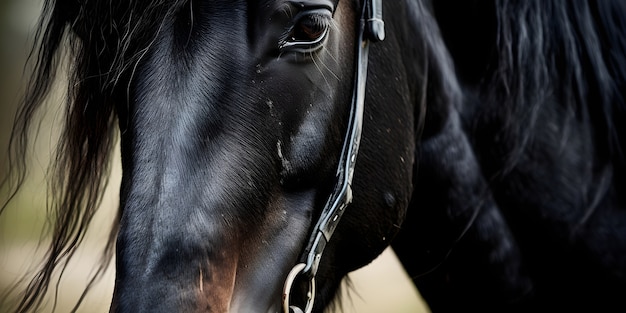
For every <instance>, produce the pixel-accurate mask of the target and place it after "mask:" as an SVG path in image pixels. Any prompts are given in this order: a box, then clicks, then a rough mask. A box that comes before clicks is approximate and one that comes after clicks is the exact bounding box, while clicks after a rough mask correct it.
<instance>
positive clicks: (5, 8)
mask: <svg viewBox="0 0 626 313" xmlns="http://www.w3.org/2000/svg"><path fill="white" fill-rule="evenodd" d="M41 6H42V1H41V0H0V151H1V152H2V153H1V154H0V161H1V163H0V176H1V177H6V174H7V170H8V166H9V165H8V162H7V157H6V152H7V149H8V140H9V135H10V131H11V126H12V121H13V117H14V114H15V108H16V105H17V104H18V102H19V99H20V96H21V93H22V91H23V87H24V84H25V83H26V81H27V77H25V76H24V73H25V71H24V69H25V63H26V60H27V57H28V54H29V51H30V47H31V45H32V40H33V37H34V29H35V26H36V22H37V18H38V14H39V12H40V10H41ZM27 72H28V71H26V73H27ZM63 84H64V82H63V81H62V80H60V81H59V82H58V84H57V85H58V86H56V88H55V90H57V92H55V93H53V94H52V96H51V97H50V99H49V101H48V102H49V103H48V104H47V106H46V109H45V112H42V113H45V114H42V116H41V118H42V126H41V131H40V132H39V133H38V136H37V140H36V141H35V142H34V143H33V145H32V147H31V149H30V156H29V158H28V162H29V164H30V171H29V173H28V180H27V183H26V185H25V186H24V188H23V189H22V191H21V192H20V193H19V194H18V195H17V197H16V198H15V199H14V201H12V202H10V204H9V206H8V207H7V208H6V210H5V212H4V214H3V215H2V216H0V300H2V296H3V295H4V294H6V293H7V292H8V291H10V290H11V288H12V287H13V283H14V282H15V281H16V280H17V279H19V278H20V277H21V275H23V274H24V273H27V272H28V271H32V269H34V268H35V266H37V264H38V263H37V262H39V261H40V258H41V256H42V255H43V252H44V251H45V249H43V248H45V243H46V240H47V239H46V238H45V236H43V235H45V231H42V229H44V225H45V224H46V223H45V221H46V217H45V212H46V208H45V203H46V197H47V194H46V182H45V173H46V168H47V165H48V160H49V155H50V152H51V151H53V149H54V147H53V146H54V142H55V137H56V136H57V134H58V127H59V120H60V119H61V118H62V111H63V110H62V109H61V108H60V106H59V103H62V101H63V99H64V96H63V93H62V90H64V87H63ZM115 162H116V163H115V164H114V171H113V176H112V178H111V182H110V184H109V189H108V190H107V194H106V195H105V197H104V203H103V207H102V209H101V210H100V211H101V212H100V213H98V215H97V216H96V220H95V222H94V223H93V225H92V227H91V229H90V233H89V234H88V236H87V239H86V242H85V244H84V245H83V247H82V248H81V249H80V251H79V252H78V253H77V255H76V258H75V259H74V261H73V262H71V263H70V265H69V266H68V269H67V271H66V272H65V274H64V278H63V280H62V281H61V284H60V291H59V294H58V297H59V299H58V303H57V304H56V310H57V312H69V311H70V310H71V309H72V307H73V305H74V303H75V302H76V300H77V299H78V297H79V296H80V293H81V290H82V289H83V288H84V286H85V285H86V283H87V280H88V278H89V274H90V273H91V272H92V270H93V268H94V266H95V265H96V263H97V262H98V260H99V253H100V250H101V249H102V247H103V245H104V243H105V241H106V236H107V230H108V226H109V225H110V223H111V221H112V220H113V215H114V214H113V212H114V210H115V208H116V205H117V200H116V199H117V189H118V188H119V179H120V175H121V173H120V172H121V171H120V166H119V164H118V163H119V160H117V159H116V161H115ZM7 196H8V190H7V188H3V189H2V190H0V200H2V203H4V201H5V199H6V198H7ZM42 234H43V235H42ZM42 236H43V237H42ZM40 238H43V241H42V242H43V244H39V242H40V240H39V239H40ZM351 279H352V281H353V285H354V287H353V288H349V290H350V291H349V292H348V293H349V295H348V296H347V297H346V298H345V299H347V300H346V301H344V303H343V308H342V312H346V313H350V312H358V313H378V312H399V313H409V312H410V313H418V312H427V309H426V308H425V306H424V305H423V303H422V302H421V298H420V297H419V294H418V293H417V291H416V290H415V288H414V287H413V286H412V285H411V284H410V282H409V280H408V278H407V277H406V275H405V274H404V272H403V271H402V270H401V269H400V267H399V264H398V262H397V259H396V258H395V255H394V254H393V252H391V251H390V250H388V251H386V252H385V253H384V254H383V255H382V256H381V257H380V258H379V259H377V260H376V261H375V262H374V263H373V264H372V265H370V266H368V267H366V268H365V269H363V270H359V271H357V272H355V273H353V274H351ZM51 289H52V290H53V289H54V287H52V288H51ZM112 290H113V269H110V270H109V272H108V273H107V276H106V277H105V278H104V279H103V281H102V282H101V283H100V284H98V285H97V286H96V288H95V289H93V291H92V292H91V293H90V295H89V297H88V298H87V299H86V300H85V303H84V304H83V306H82V307H81V309H79V310H78V312H89V313H96V312H107V311H108V305H109V302H110V299H111V293H112ZM51 294H53V293H51ZM3 303H4V304H0V313H4V312H7V303H10V301H9V302H6V300H5V301H4V302H3ZM54 305H55V304H54V301H53V298H48V299H47V300H46V312H48V311H50V310H51V309H52V307H53V306H54Z"/></svg>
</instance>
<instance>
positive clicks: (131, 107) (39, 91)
mask: <svg viewBox="0 0 626 313" xmlns="http://www.w3.org/2000/svg"><path fill="white" fill-rule="evenodd" d="M37 38H38V39H39V41H38V42H39V46H37V47H36V48H35V49H36V52H38V56H37V57H36V59H35V65H36V68H35V72H34V76H33V79H32V81H31V84H30V88H29V89H28V92H27V94H26V96H25V98H24V101H23V102H22V104H23V106H22V108H21V109H20V111H19V112H18V114H17V117H16V123H15V127H14V131H13V137H12V138H13V140H12V146H11V147H12V148H11V150H10V153H11V156H12V157H11V160H12V162H13V163H12V164H13V165H14V166H13V167H12V169H14V170H13V172H12V174H10V175H9V176H8V178H7V179H6V180H5V181H11V182H13V185H14V186H17V187H16V188H13V189H12V192H13V193H15V192H17V190H18V189H19V185H20V182H21V181H22V180H23V179H22V177H23V174H22V173H23V172H24V168H25V165H24V162H23V160H24V156H23V155H24V153H25V151H26V148H25V147H26V146H27V143H28V131H27V130H28V129H29V128H30V126H31V124H32V119H33V117H34V116H35V112H36V111H37V110H38V108H40V105H41V103H42V102H43V99H44V98H45V96H46V94H47V93H48V91H49V89H50V84H51V82H52V79H53V78H54V77H55V76H56V73H57V67H58V64H59V63H60V62H59V55H60V54H61V53H63V52H67V54H69V62H68V63H69V64H70V74H69V81H70V84H69V88H68V93H67V103H66V117H65V128H64V131H63V134H62V137H61V139H60V142H59V144H58V147H57V154H56V159H55V161H56V163H55V164H54V165H53V169H54V170H55V173H56V175H55V176H54V181H53V182H52V183H53V187H52V190H53V191H55V192H56V193H57V194H55V195H54V196H55V197H56V198H54V199H55V200H54V201H52V203H51V210H52V212H53V214H54V216H55V219H54V224H53V234H52V236H53V238H52V241H51V245H50V247H49V250H48V254H47V256H46V258H45V260H44V262H43V265H42V267H41V270H40V272H38V274H37V275H36V276H34V278H32V280H31V282H30V284H29V285H28V286H27V288H26V290H25V291H24V292H23V294H22V298H21V301H19V302H18V306H17V308H16V312H28V311H36V310H37V308H39V307H40V306H41V301H42V297H43V294H45V293H46V291H47V290H48V286H49V285H50V284H51V283H53V280H52V278H51V273H52V272H53V271H54V269H55V268H57V267H63V266H64V264H67V260H68V259H71V258H72V256H73V253H74V252H75V251H76V247H77V246H79V245H80V243H81V241H82V239H83V236H84V233H85V231H86V229H87V228H88V227H89V226H90V223H91V222H92V218H93V215H94V213H95V210H96V209H97V207H98V205H97V204H98V202H99V200H100V191H101V190H102V188H103V186H104V185H105V184H106V181H107V174H108V164H109V161H110V159H111V158H112V155H111V151H112V147H113V145H114V144H115V142H116V141H117V138H118V137H119V140H120V146H121V160H122V169H123V176H122V182H121V187H120V205H119V211H118V217H117V219H116V223H115V225H114V226H113V227H112V230H111V235H110V237H109V240H108V244H107V245H106V249H105V251H106V252H105V255H106V256H107V258H106V260H110V259H111V257H112V256H113V255H115V268H116V274H115V275H116V278H115V288H114V292H113V300H112V303H111V307H110V311H111V312H288V311H289V312H323V311H324V310H325V309H326V308H328V307H331V306H332V304H333V303H335V302H334V301H339V300H340V299H337V298H336V297H335V295H336V294H337V291H338V288H339V286H340V282H341V281H342V279H343V278H344V277H345V276H346V275H347V274H348V273H350V272H351V271H353V270H355V269H358V268H360V267H362V266H364V265H366V264H368V263H370V262H371V261H372V260H373V259H374V258H376V257H377V256H378V255H379V254H380V253H381V252H382V251H383V250H384V249H386V248H387V247H392V248H393V250H394V251H395V253H396V254H397V256H398V258H399V260H400V261H401V263H402V265H403V266H404V268H405V269H406V271H407V273H408V274H409V275H410V277H411V278H412V280H413V282H414V283H415V285H416V286H417V288H418V290H419V291H420V293H421V294H422V296H423V297H424V299H425V301H426V302H427V304H428V306H429V308H430V309H431V310H432V311H433V312H458V311H461V310H469V311H477V312H478V311H482V312H529V311H550V310H561V311H567V310H574V309H575V310H578V311H580V310H585V309H586V310H594V311H607V312H609V311H619V312H623V311H624V309H625V308H626V306H625V304H624V302H623V301H622V297H623V295H624V294H626V198H625V197H626V196H625V195H624V194H623V193H622V191H623V188H624V186H625V182H626V181H625V180H626V162H625V160H626V158H625V157H624V148H625V147H626V142H625V140H626V126H624V125H625V124H624V122H625V121H626V103H625V99H626V4H624V2H623V1H621V0H614V1H611V0H605V1H565V0H553V1H544V0H527V1H504V0H491V1H460V0H459V1H457V0H439V1H429V0H394V1H380V0H367V1H352V0H262V1H218V0H207V1H196V0H155V1H139V0H126V1H116V0H98V1H79V0H49V1H46V4H45V6H44V14H43V18H42V19H41V22H40V26H39V30H38V37H37ZM105 265H106V262H105ZM105 265H103V266H101V267H100V271H96V273H95V275H94V279H96V278H97V277H98V276H99V274H100V273H101V270H102V269H103V267H105ZM65 266H66V265H65Z"/></svg>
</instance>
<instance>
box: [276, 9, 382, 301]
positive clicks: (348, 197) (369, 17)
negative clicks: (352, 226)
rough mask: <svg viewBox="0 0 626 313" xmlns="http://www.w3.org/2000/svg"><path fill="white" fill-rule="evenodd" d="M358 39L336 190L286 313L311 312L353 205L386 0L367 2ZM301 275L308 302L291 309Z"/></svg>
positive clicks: (296, 271) (287, 288)
mask: <svg viewBox="0 0 626 313" xmlns="http://www.w3.org/2000/svg"><path fill="white" fill-rule="evenodd" d="M358 24H359V25H358V32H357V40H356V45H355V46H356V54H355V58H356V62H355V74H354V85H353V93H352V105H351V107H350V120H349V122H348V128H347V131H346V137H345V140H344V143H343V148H342V150H341V157H340V159H339V165H338V167H337V174H336V176H337V181H336V183H335V188H334V189H333V192H332V193H331V195H330V197H329V198H328V200H327V202H326V204H325V205H324V209H323V210H322V213H321V215H320V217H319V219H318V220H317V223H316V225H315V228H313V231H312V233H311V236H310V237H309V241H308V244H307V246H306V248H305V249H304V252H303V253H302V255H301V257H300V260H299V263H298V264H297V265H296V266H294V267H293V269H292V270H291V272H290V273H289V275H288V276H287V279H286V281H285V285H284V288H283V299H282V300H283V301H282V303H283V313H289V312H290V311H291V312H295V313H300V312H304V313H310V312H311V311H312V310H313V303H314V300H315V275H316V274H317V270H318V267H319V263H320V260H321V259H322V254H323V253H324V249H325V248H326V244H327V243H328V241H329V240H330V238H331V237H332V235H333V233H334V231H335V228H337V224H338V223H339V220H340V219H341V217H342V216H343V213H344V212H345V208H346V207H347V206H348V205H349V204H350V203H351V202H352V176H353V175H354V167H355V164H356V158H357V154H358V152H359V144H360V142H361V130H362V126H363V108H364V103H365V84H366V82H367V64H368V53H369V43H370V42H378V41H382V40H384V39H385V24H384V22H383V19H382V0H363V1H362V2H361V15H360V18H359V23H358ZM298 276H306V277H307V278H308V281H309V290H308V292H307V303H306V306H305V308H304V310H302V309H301V308H299V307H296V306H291V305H290V304H289V301H290V296H289V295H290V292H291V287H292V285H293V283H294V281H295V280H296V278H297V277H298Z"/></svg>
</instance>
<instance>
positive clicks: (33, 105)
mask: <svg viewBox="0 0 626 313" xmlns="http://www.w3.org/2000/svg"><path fill="white" fill-rule="evenodd" d="M181 5H184V1H166V0H162V1H149V2H146V1H88V2H85V1H71V0H69V1H68V0H58V1H45V4H44V7H43V10H42V15H41V18H40V21H39V23H38V27H37V32H36V36H35V45H34V47H33V50H32V52H31V55H30V57H29V60H30V62H32V63H33V65H34V74H33V76H32V77H31V79H30V82H29V85H28V87H27V91H26V93H25V97H24V98H23V100H22V105H21V106H20V108H19V109H18V112H17V114H16V117H15V122H14V127H13V131H12V134H11V139H10V143H9V144H10V147H9V166H10V167H9V168H10V172H9V174H8V175H7V177H5V178H4V179H3V181H2V184H3V185H4V186H7V187H8V188H9V194H10V195H9V198H8V200H6V202H5V203H3V204H2V207H1V210H0V213H1V212H3V211H4V210H5V209H6V207H7V204H8V203H9V202H10V201H11V200H12V199H13V198H14V197H15V195H16V194H17V192H18V191H19V189H20V187H21V186H22V185H23V183H24V180H25V177H26V171H27V164H26V161H25V160H26V157H27V156H26V152H27V151H28V146H29V143H30V141H31V138H30V135H29V134H30V133H31V132H30V130H31V128H32V126H33V123H35V121H34V120H35V119H36V113H37V111H38V110H40V109H41V107H42V106H43V103H44V100H45V99H46V96H47V95H48V94H49V93H50V91H51V86H52V83H53V81H54V80H55V79H57V77H58V76H59V70H60V69H61V67H62V65H64V64H65V63H64V62H63V61H65V58H67V59H68V60H69V62H67V64H69V68H68V73H67V78H68V79H69V83H68V89H67V100H66V103H65V120H64V128H63V130H62V134H61V136H60V139H59V142H58V143H57V147H56V151H55V156H54V157H53V159H52V164H51V165H50V168H49V172H50V173H49V177H50V180H49V187H48V188H49V196H50V197H51V200H50V201H49V202H48V214H49V219H48V220H49V221H51V222H52V223H53V225H51V229H52V234H51V236H52V239H51V243H50V246H49V247H48V251H47V254H46V256H45V260H44V261H43V263H42V265H41V268H40V269H39V271H38V272H37V273H36V274H35V275H34V276H33V278H32V279H31V281H30V283H29V284H28V286H27V288H26V289H25V291H24V292H23V295H22V300H21V302H20V303H19V305H18V308H17V310H16V311H17V312H27V311H31V310H32V311H36V310H37V309H38V308H39V307H40V306H41V304H42V301H43V298H44V297H45V295H46V294H47V292H48V289H49V286H50V284H51V283H52V282H53V280H54V278H53V277H54V273H55V271H56V270H57V269H60V270H61V275H62V273H63V271H64V269H65V267H66V266H67V264H68V262H69V261H70V260H71V259H72V257H73V256H74V253H75V252H76V249H77V248H78V247H79V246H80V244H81V243H82V241H83V239H84V236H85V233H86V231H87V229H88V227H89V225H90V223H91V221H92V218H93V216H94V215H95V213H96V211H97V209H98V207H99V204H100V202H101V200H102V193H103V190H104V189H105V188H106V185H107V182H108V177H109V172H110V164H111V162H110V161H111V154H112V150H113V147H114V145H115V143H116V141H117V133H118V130H117V128H116V124H117V123H116V122H117V121H118V117H117V116H116V106H118V105H122V103H125V101H126V98H125V97H126V96H127V95H126V90H127V85H128V82H129V81H130V79H129V77H130V76H131V75H132V74H133V67H134V66H135V65H136V64H137V62H139V61H140V60H141V57H142V54H143V52H144V51H145V50H146V49H148V47H149V44H150V41H151V40H152V38H154V36H155V33H156V31H158V26H159V24H158V23H159V22H158V21H162V20H163V18H165V17H167V16H169V15H171V14H174V13H175V12H177V11H178V9H179V7H180V6H181ZM94 52H97V53H94ZM117 229H118V226H117V222H116V223H115V224H114V225H113V227H112V229H111V232H110V236H109V239H108V242H107V244H106V246H105V248H104V252H103V256H102V262H101V264H100V266H99V267H98V268H97V270H96V271H95V273H94V274H93V277H92V278H91V280H90V282H89V284H88V286H87V288H86V290H85V292H84V293H83V296H82V297H81V298H80V299H79V301H78V303H77V305H76V307H75V308H74V311H75V310H76V309H77V308H78V306H79V305H80V302H81V301H82V299H83V298H84V296H85V294H86V292H87V291H88V290H89V288H90V287H91V286H92V285H93V284H94V283H95V282H96V281H97V280H98V278H100V277H101V275H102V274H103V273H104V271H105V269H106V268H107V267H108V264H109V263H110V261H111V259H112V257H113V255H114V247H115V237H116V235H117ZM58 279H60V277H59V278H58ZM57 288H58V284H57Z"/></svg>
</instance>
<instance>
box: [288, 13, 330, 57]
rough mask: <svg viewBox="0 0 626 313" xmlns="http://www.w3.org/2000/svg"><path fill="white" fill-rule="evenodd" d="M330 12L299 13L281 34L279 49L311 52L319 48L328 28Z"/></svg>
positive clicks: (322, 43)
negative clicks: (282, 34) (283, 33)
mask: <svg viewBox="0 0 626 313" xmlns="http://www.w3.org/2000/svg"><path fill="white" fill-rule="evenodd" d="M330 20H331V17H330V14H326V13H322V12H319V11H316V12H311V13H307V14H303V15H301V16H300V17H299V18H297V19H296V21H295V22H294V24H293V25H292V26H291V27H290V28H289V29H288V31H287V32H286V33H285V35H284V36H283V38H282V40H281V43H280V49H281V50H283V51H285V50H288V51H295V52H313V51H315V50H318V49H320V48H321V47H322V46H323V45H324V42H325V39H326V37H327V35H328V31H329V29H330Z"/></svg>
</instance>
